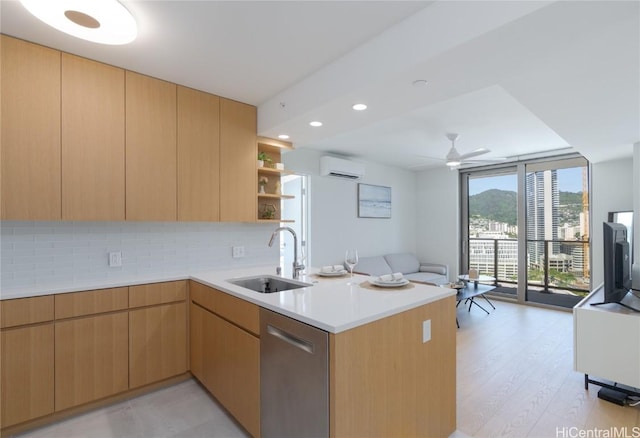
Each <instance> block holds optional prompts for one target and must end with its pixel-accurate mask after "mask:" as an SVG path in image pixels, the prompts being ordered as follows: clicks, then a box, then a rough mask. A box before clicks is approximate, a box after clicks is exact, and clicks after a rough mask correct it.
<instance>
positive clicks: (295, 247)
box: [269, 227, 304, 278]
mask: <svg viewBox="0 0 640 438" xmlns="http://www.w3.org/2000/svg"><path fill="white" fill-rule="evenodd" d="M280 231H289V232H290V233H291V234H292V235H293V278H298V277H299V276H300V271H302V270H303V269H304V265H303V264H302V263H298V236H296V232H295V231H293V229H291V228H289V227H278V228H276V229H275V231H274V232H273V234H272V235H271V239H269V246H273V240H274V239H275V238H276V236H277V235H278V233H279V232H280Z"/></svg>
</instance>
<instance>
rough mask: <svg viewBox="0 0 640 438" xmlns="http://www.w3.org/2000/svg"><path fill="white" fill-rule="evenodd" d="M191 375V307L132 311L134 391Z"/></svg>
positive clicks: (131, 348)
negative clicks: (168, 379) (189, 353)
mask: <svg viewBox="0 0 640 438" xmlns="http://www.w3.org/2000/svg"><path fill="white" fill-rule="evenodd" d="M186 371H187V304H186V303H185V302H181V303H175V304H165V305H160V306H155V307H147V308H143V309H138V310H131V311H129V384H130V387H131V388H137V387H139V386H143V385H146V384H148V383H153V382H157V381H160V380H163V379H166V378H169V377H172V376H176V375H178V374H182V373H184V372H186Z"/></svg>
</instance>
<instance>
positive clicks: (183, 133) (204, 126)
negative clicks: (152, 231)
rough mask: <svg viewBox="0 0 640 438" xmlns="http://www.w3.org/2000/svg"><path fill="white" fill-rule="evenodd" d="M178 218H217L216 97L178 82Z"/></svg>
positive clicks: (218, 172)
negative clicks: (180, 84)
mask: <svg viewBox="0 0 640 438" xmlns="http://www.w3.org/2000/svg"><path fill="white" fill-rule="evenodd" d="M177 147H178V220H179V221H206V222H216V221H219V220H220V207H219V205H220V182H219V176H220V98H219V97H218V96H214V95H213V94H208V93H204V92H202V91H198V90H193V89H191V88H186V87H182V86H178V145H177Z"/></svg>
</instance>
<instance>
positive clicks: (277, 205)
mask: <svg viewBox="0 0 640 438" xmlns="http://www.w3.org/2000/svg"><path fill="white" fill-rule="evenodd" d="M287 150H293V145H292V144H291V143H289V142H288V141H281V140H276V139H272V138H267V137H258V152H265V153H266V154H267V155H268V156H269V158H271V160H272V162H273V163H274V165H275V163H281V162H282V151H287ZM256 170H257V174H258V181H259V180H260V178H263V179H267V182H266V184H265V186H264V190H265V192H266V193H257V194H256V201H257V204H258V205H257V207H258V208H257V217H256V220H257V221H258V222H260V223H280V222H288V223H291V222H294V221H293V220H290V219H282V218H281V214H282V213H281V212H282V201H284V200H287V199H294V198H295V196H293V195H284V194H280V195H276V192H279V191H280V190H281V189H282V185H281V183H282V180H281V177H282V175H289V174H291V173H293V172H291V171H289V170H286V169H276V168H275V167H268V166H266V167H257V168H256ZM266 211H268V212H270V213H271V214H270V215H269V216H271V215H272V217H263V216H265V212H266Z"/></svg>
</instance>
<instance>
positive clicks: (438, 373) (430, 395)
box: [329, 297, 456, 437]
mask: <svg viewBox="0 0 640 438" xmlns="http://www.w3.org/2000/svg"><path fill="white" fill-rule="evenodd" d="M424 321H430V340H428V341H426V342H425V341H424V340H423V331H424V330H425V329H424ZM329 394H330V402H329V409H330V413H329V418H330V436H332V437H355V436H361V437H365V436H366V437H390V436H421V437H435V436H449V435H451V434H452V433H453V432H454V430H455V429H456V324H455V300H454V297H449V298H445V299H441V300H439V301H436V302H433V303H430V304H426V305H424V306H421V307H417V308H414V309H411V310H407V311H406V312H402V313H399V314H396V315H392V316H389V317H387V318H384V319H380V320H377V321H374V322H372V323H369V324H365V325H362V326H359V327H356V328H353V329H351V330H347V331H345V332H341V333H338V334H333V333H331V334H329Z"/></svg>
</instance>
